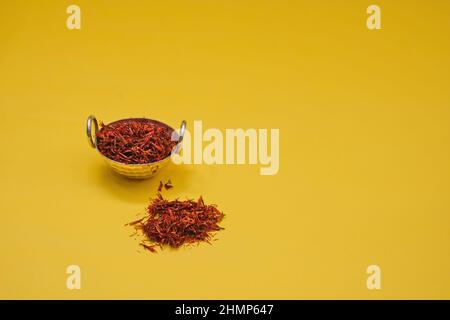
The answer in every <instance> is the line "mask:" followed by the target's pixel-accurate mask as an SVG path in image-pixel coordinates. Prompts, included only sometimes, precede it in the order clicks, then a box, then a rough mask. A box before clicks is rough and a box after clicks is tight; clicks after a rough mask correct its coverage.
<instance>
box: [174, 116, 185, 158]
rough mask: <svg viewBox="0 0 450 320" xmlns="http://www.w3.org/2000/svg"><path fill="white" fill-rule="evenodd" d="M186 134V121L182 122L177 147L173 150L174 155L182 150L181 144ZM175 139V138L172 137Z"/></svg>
mask: <svg viewBox="0 0 450 320" xmlns="http://www.w3.org/2000/svg"><path fill="white" fill-rule="evenodd" d="M185 132H186V121H184V120H183V121H182V122H181V126H180V133H178V140H177V141H178V142H177V145H176V146H175V147H174V148H173V151H172V154H179V153H180V150H181V142H182V141H183V138H184V133H185ZM172 137H173V136H172Z"/></svg>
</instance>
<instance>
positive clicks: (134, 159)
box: [96, 118, 177, 164]
mask: <svg viewBox="0 0 450 320" xmlns="http://www.w3.org/2000/svg"><path fill="white" fill-rule="evenodd" d="M173 131H174V130H173V129H172V128H171V127H169V126H168V125H166V124H164V123H162V122H159V121H156V120H151V119H145V118H132V119H123V120H119V121H115V122H112V123H110V124H107V125H101V128H100V130H99V131H98V132H97V134H96V140H97V149H98V151H100V153H101V154H102V155H104V156H105V157H107V158H109V159H111V160H114V161H117V162H120V163H125V164H148V163H153V162H158V161H160V160H163V159H165V158H167V157H168V156H170V154H171V153H172V150H173V149H174V147H175V146H176V145H177V141H172V133H173Z"/></svg>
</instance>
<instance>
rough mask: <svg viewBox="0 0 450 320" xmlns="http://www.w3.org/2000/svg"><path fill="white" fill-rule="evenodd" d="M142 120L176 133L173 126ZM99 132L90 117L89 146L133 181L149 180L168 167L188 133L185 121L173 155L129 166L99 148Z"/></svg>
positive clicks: (87, 127) (87, 131)
mask: <svg viewBox="0 0 450 320" xmlns="http://www.w3.org/2000/svg"><path fill="white" fill-rule="evenodd" d="M140 119H145V120H150V121H153V122H157V123H161V124H163V125H164V126H166V127H168V128H169V129H172V131H175V130H174V129H173V128H172V127H171V126H169V125H167V124H165V123H163V122H160V121H157V120H152V119H146V118H140ZM122 120H127V119H122ZM122 120H118V121H122ZM92 129H94V130H92ZM98 131H99V128H98V121H97V119H96V118H95V117H94V116H93V115H91V116H89V117H88V119H87V122H86V134H87V137H88V142H89V145H90V146H91V147H92V148H94V149H96V150H97V151H98V153H99V154H100V155H101V156H102V158H103V159H104V160H105V161H106V163H107V164H108V165H109V166H110V167H111V168H112V169H113V170H114V171H115V172H117V173H118V174H121V175H123V176H125V177H128V178H131V179H147V178H151V177H153V176H154V175H155V174H156V173H157V172H158V171H159V170H160V169H161V168H163V167H164V166H166V165H167V164H168V163H169V161H170V157H171V156H172V154H173V153H178V152H179V151H180V148H181V142H182V141H183V137H184V133H185V131H186V121H184V120H183V121H182V122H181V126H180V132H179V133H177V136H178V139H177V140H178V144H177V145H176V147H175V148H174V152H172V153H171V154H169V155H168V156H167V157H166V158H164V159H162V160H159V161H156V162H150V163H145V164H127V163H122V162H118V161H115V160H112V159H110V158H108V157H106V156H105V155H104V154H102V153H101V152H100V150H99V149H98V148H97V132H98Z"/></svg>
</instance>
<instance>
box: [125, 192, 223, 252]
mask: <svg viewBox="0 0 450 320" xmlns="http://www.w3.org/2000/svg"><path fill="white" fill-rule="evenodd" d="M223 218H224V214H223V213H222V212H221V211H219V210H218V209H217V208H216V206H215V205H206V204H205V203H204V202H203V198H202V197H200V198H199V199H198V200H197V201H194V200H184V201H181V200H167V199H165V198H163V196H162V195H161V194H160V193H159V194H158V196H157V197H156V198H155V199H153V200H152V201H151V203H150V205H149V206H148V208H147V216H146V217H144V218H142V219H140V220H137V221H134V222H131V223H129V225H133V226H134V227H135V228H136V229H137V230H140V231H141V232H142V234H143V235H144V236H145V240H144V241H142V242H141V243H140V245H141V246H142V247H144V248H145V249H147V250H149V251H151V252H156V249H155V247H156V246H159V247H160V248H163V246H169V247H172V248H179V247H181V246H183V245H189V244H195V243H200V242H207V243H211V242H210V240H211V239H212V237H213V236H214V233H215V232H217V231H220V230H222V229H223V228H222V227H220V226H219V223H220V222H221V221H222V219H223Z"/></svg>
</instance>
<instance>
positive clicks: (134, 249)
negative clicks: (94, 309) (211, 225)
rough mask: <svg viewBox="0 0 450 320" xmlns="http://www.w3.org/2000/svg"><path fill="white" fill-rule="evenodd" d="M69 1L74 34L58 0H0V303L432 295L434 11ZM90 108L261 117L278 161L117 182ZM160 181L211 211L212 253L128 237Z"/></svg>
mask: <svg viewBox="0 0 450 320" xmlns="http://www.w3.org/2000/svg"><path fill="white" fill-rule="evenodd" d="M75 3H76V4H77V5H79V6H80V7H81V14H82V29H81V30H79V31H77V30H72V31H71V30H68V29H67V28H66V18H67V16H68V15H67V14H66V8H67V6H68V5H70V4H72V2H71V1H24V0H22V1H1V4H0V178H1V186H0V188H1V189H0V197H1V202H0V212H1V218H2V221H1V223H0V261H1V265H0V298H8V299H9V298H63V299H79V298H139V299H140V298H144V299H178V298H183V299H185V298H186V299H187V298H194V299H195V298H255V299H258V298H268V299H278V298H287V299H300V298H327V299H328V298H362V299H371V298H375V299H379V298H387V299H390V298H447V299H448V298H450V272H449V270H450V254H449V253H450V250H449V249H450V248H449V245H450V216H449V213H450V201H449V192H450V170H449V163H450V161H449V160H450V159H449V156H450V151H449V142H450V135H449V133H450V130H449V120H450V104H449V103H450V90H449V84H450V72H449V71H450V60H449V57H450V44H449V42H450V41H449V39H450V24H449V19H448V17H449V14H450V2H448V1H431V2H430V1H428V2H424V1H410V0H409V1H406V0H404V1H397V0H396V1H377V2H376V3H377V4H378V5H380V6H381V8H382V28H383V29H382V30H379V31H369V30H368V29H367V28H366V17H367V14H366V8H367V6H368V5H370V4H372V3H373V2H372V1H362V0H354V1H325V2H323V1H322V2H320V1H273V0H272V1H267V0H258V1H248V0H244V1H237V0H231V1H225V0H220V1H209V0H189V1H187V0H185V1H175V0H172V1H137V0H134V1H133V0H131V1H111V0H102V1H100V0H95V1H92V0H89V1H88V0H77V1H76V2H75ZM89 114H95V115H96V116H97V117H98V118H99V119H101V120H103V121H105V122H109V121H113V120H117V119H121V118H125V117H130V116H146V117H149V118H154V119H159V120H161V121H164V122H167V123H168V124H170V125H172V126H174V127H178V125H179V123H180V122H181V120H183V119H186V120H187V121H188V126H190V127H191V128H192V124H193V120H202V121H203V123H204V127H205V128H210V127H215V128H220V129H225V128H239V127H241V128H279V129H280V136H281V137H280V144H281V149H280V159H281V163H280V171H279V174H278V175H275V176H261V175H259V167H258V166H250V165H249V166H246V165H245V166H206V165H204V166H184V167H178V166H175V165H173V164H172V165H171V166H170V167H168V168H166V169H165V170H164V171H162V172H161V173H160V174H159V176H158V177H156V178H155V179H152V180H147V181H141V182H136V181H129V180H126V179H123V178H120V177H118V176H116V175H114V174H112V173H111V172H110V170H109V169H108V168H107V167H106V165H105V164H104V163H103V161H102V160H101V158H100V156H99V155H98V154H97V153H96V152H95V151H94V150H93V149H90V147H89V146H88V144H87V141H86V137H85V120H86V118H87V116H88V115H89ZM167 178H171V180H172V181H173V183H174V185H175V188H174V189H172V190H171V191H170V192H168V193H167V195H168V196H169V197H177V196H181V197H184V196H189V197H197V196H198V195H200V194H201V195H203V196H204V198H205V201H206V202H208V203H217V204H218V205H219V207H220V208H221V209H222V210H223V211H224V212H225V213H226V215H227V216H226V220H225V221H224V226H225V228H226V230H225V231H223V232H221V233H219V234H218V236H217V238H218V239H219V240H218V241H216V242H214V245H213V246H209V245H200V246H199V247H194V248H191V249H182V250H166V251H164V252H162V253H159V254H150V253H146V252H142V250H140V249H139V246H138V242H137V241H136V240H134V239H133V238H132V237H129V235H130V234H131V233H132V230H131V229H130V228H126V227H124V224H125V223H126V222H129V221H130V220H133V219H134V218H135V216H136V214H138V213H140V212H143V211H144V209H145V206H146V204H147V202H148V198H149V197H150V196H152V195H154V192H155V189H156V187H157V185H158V182H159V180H161V179H164V180H165V179H167ZM138 251H140V252H138ZM70 264H77V265H79V266H80V267H81V271H82V289H81V290H79V291H77V290H72V291H71V290H68V289H67V288H66V277H67V275H66V273H65V272H66V267H67V266H68V265H70ZM371 264H377V265H379V266H380V267H381V269H382V289H381V290H378V291H370V290H368V289H367V288H366V277H367V275H366V268H367V266H368V265H371Z"/></svg>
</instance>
